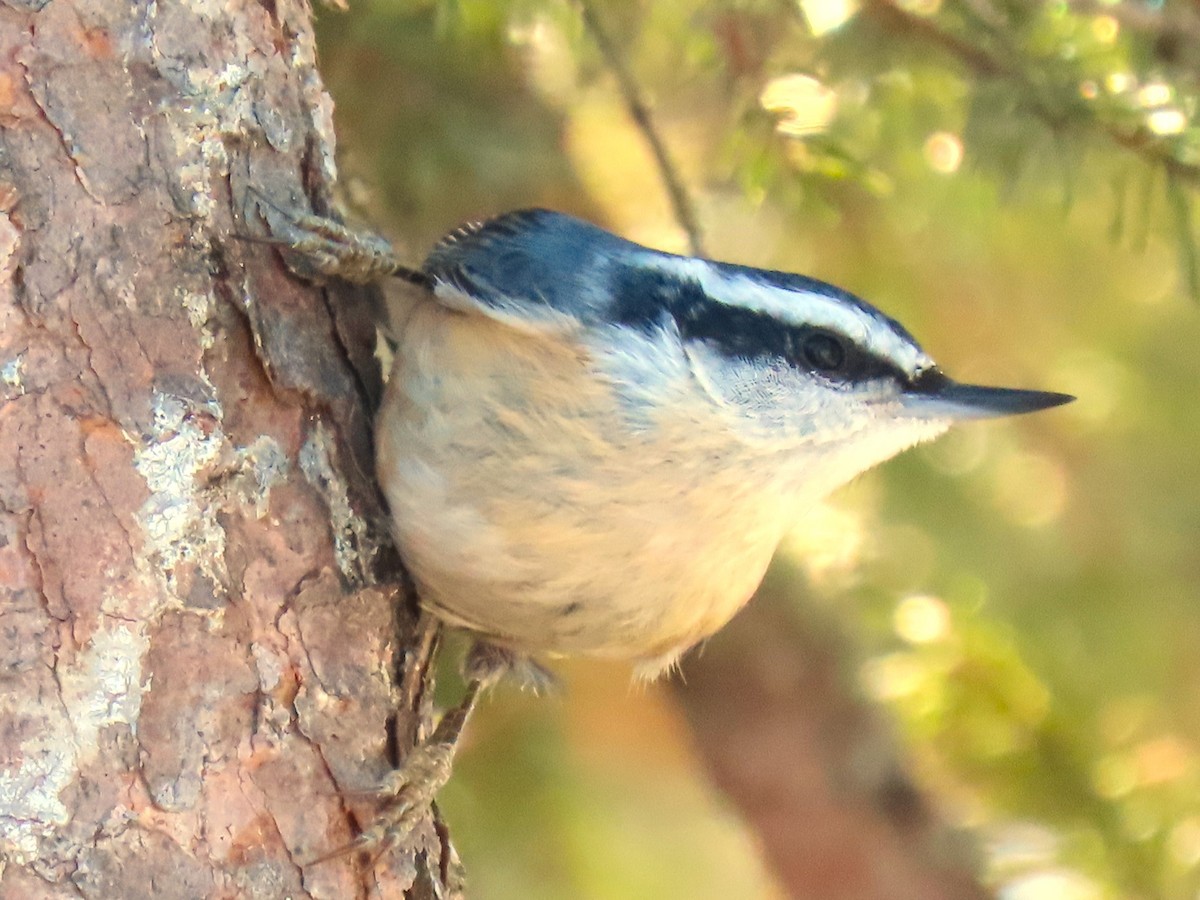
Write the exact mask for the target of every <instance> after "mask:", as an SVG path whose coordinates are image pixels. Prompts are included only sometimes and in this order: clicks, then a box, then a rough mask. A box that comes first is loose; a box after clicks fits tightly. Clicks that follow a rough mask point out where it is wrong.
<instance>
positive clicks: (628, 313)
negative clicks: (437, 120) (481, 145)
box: [425, 209, 928, 382]
mask: <svg viewBox="0 0 1200 900" xmlns="http://www.w3.org/2000/svg"><path fill="white" fill-rule="evenodd" d="M697 267H701V268H697ZM425 271H426V273H427V274H428V275H429V276H430V277H431V278H432V279H433V280H434V282H435V283H439V282H440V283H444V284H448V285H451V286H453V287H454V288H456V289H458V290H459V291H462V292H463V293H465V294H467V295H469V296H470V297H471V298H472V299H473V300H474V301H475V302H477V303H479V304H481V305H483V306H485V307H490V308H493V309H495V310H496V311H498V312H504V313H508V314H511V312H512V311H513V310H514V308H523V309H525V310H526V311H527V312H528V313H529V314H530V316H531V318H545V317H546V315H547V314H549V313H553V314H558V315H561V316H565V317H567V318H569V319H571V320H573V321H576V322H578V323H580V324H582V325H584V326H604V325H612V324H619V325H625V326H628V327H632V328H637V329H641V330H650V329H657V328H662V327H663V326H664V325H667V324H669V322H671V321H673V322H674V323H675V326H676V327H677V328H678V329H679V332H680V334H681V336H682V337H683V338H684V340H695V341H704V342H706V343H708V344H710V345H713V346H715V347H716V348H718V349H719V350H720V351H721V352H723V353H726V354H728V355H730V356H737V357H744V358H760V357H774V358H780V359H785V360H787V361H789V362H790V363H792V364H794V365H798V366H802V367H804V368H807V369H809V370H812V371H815V372H820V373H821V374H823V375H825V376H826V377H829V378H831V379H834V380H838V381H863V380H870V379H877V378H896V379H899V380H902V381H904V382H909V381H911V380H912V379H913V378H915V377H916V376H917V375H918V374H919V371H918V370H919V369H922V368H927V367H928V366H927V365H926V364H925V363H927V360H926V358H925V357H924V354H922V353H921V350H920V348H919V346H918V345H917V343H916V341H915V340H914V339H913V337H912V336H911V335H910V334H909V333H908V332H907V331H905V330H904V328H903V327H902V326H901V325H900V324H899V323H897V322H895V321H894V320H892V319H890V318H888V317H887V316H886V315H884V314H883V313H882V312H880V311H879V310H878V309H876V308H875V307H873V306H871V305H870V304H868V303H866V302H865V301H863V300H861V299H860V298H858V297H856V296H854V295H853V294H850V293H848V292H847V291H843V290H842V289H841V288H838V287H835V286H834V285H831V284H827V283H826V282H823V281H819V280H817V279H815V278H808V277H805V276H803V275H794V274H790V273H786V272H776V271H769V270H764V269H755V268H750V267H747V266H739V265H734V264H731V263H720V262H712V261H708V260H694V259H691V258H689V257H683V256H677V255H674V254H670V253H663V252H661V251H657V250H651V249H648V248H646V247H643V246H641V245H639V244H635V243H633V242H632V241H627V240H625V239H624V238H620V237H617V236H616V235H614V234H611V233H609V232H607V231H604V230H603V229H601V228H598V227H596V226H595V225H592V224H589V223H587V222H584V221H581V220H580V219H576V218H574V217H572V216H568V215H564V214H563V213H556V212H551V211H549V210H541V209H531V210H521V211H518V212H512V213H507V214H505V215H502V216H499V217H497V218H495V219H491V220H489V221H487V222H484V223H481V224H475V225H469V226H465V227H464V228H461V229H459V230H458V231H456V232H453V233H452V234H450V235H448V236H447V237H446V238H445V239H443V240H442V241H441V242H440V243H439V244H438V245H437V246H436V247H435V248H434V249H433V251H432V252H431V253H430V255H429V258H428V259H427V260H426V262H425ZM706 282H708V283H706ZM738 286H740V287H743V288H744V287H749V288H753V289H757V290H758V292H759V293H761V294H765V295H772V294H774V295H778V297H779V298H780V302H778V303H775V304H773V305H772V306H771V307H770V308H767V307H766V306H764V305H763V304H743V303H739V302H738V298H736V297H731V296H728V295H729V294H731V293H737V291H736V290H726V289H725V288H736V287H738ZM714 288H715V289H714ZM815 300H820V302H821V306H822V307H823V308H824V309H825V310H826V312H827V313H828V310H829V309H831V308H832V309H833V310H834V311H835V312H837V313H838V316H837V317H836V319H838V320H842V319H844V320H846V322H848V323H849V325H848V326H847V325H846V324H845V323H842V322H839V321H834V319H831V317H830V315H828V314H826V315H824V316H816V317H813V320H810V319H809V317H808V314H809V313H811V312H812V310H811V309H810V308H808V307H809V306H811V304H812V302H813V301H815ZM806 301H807V302H806ZM839 324H840V325H842V327H839ZM847 332H855V333H847ZM872 333H874V334H875V335H879V334H882V335H883V336H884V337H885V338H886V339H887V341H886V345H885V346H884V347H883V349H881V342H880V341H879V340H875V341H871V340H867V338H868V337H870V335H871V334H872ZM889 351H890V352H889ZM914 361H915V362H914Z"/></svg>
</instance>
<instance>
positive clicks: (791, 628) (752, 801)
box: [672, 577, 992, 900]
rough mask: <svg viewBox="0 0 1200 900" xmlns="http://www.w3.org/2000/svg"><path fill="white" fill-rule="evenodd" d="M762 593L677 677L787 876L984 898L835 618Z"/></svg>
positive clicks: (893, 897) (801, 891) (775, 584)
mask: <svg viewBox="0 0 1200 900" xmlns="http://www.w3.org/2000/svg"><path fill="white" fill-rule="evenodd" d="M789 581H790V577H784V578H770V577H769V578H768V580H767V582H765V583H764V586H763V588H762V589H760V591H759V595H758V596H757V597H755V598H754V600H753V601H752V602H751V603H750V605H749V606H747V607H746V608H745V609H744V610H742V612H740V613H739V614H738V615H737V616H736V617H735V618H734V620H733V621H732V622H731V623H730V624H729V625H727V626H726V627H725V628H724V630H722V631H721V633H720V634H719V635H717V636H716V637H715V638H713V640H712V641H710V642H709V643H708V644H707V645H705V648H704V650H703V652H701V653H696V654H692V655H691V656H689V657H688V658H687V660H686V661H685V663H684V666H683V677H682V678H680V679H675V680H674V681H673V682H672V686H673V687H674V688H675V689H676V694H677V696H678V697H679V700H680V702H681V704H682V706H683V709H684V711H685V713H686V715H687V717H688V720H689V722H690V724H691V727H692V733H693V735H694V737H695V741H696V747H697V749H698V750H699V752H700V754H701V756H702V758H703V759H704V761H705V764H706V765H707V767H708V769H709V771H710V772H711V774H712V777H713V781H714V782H715V783H716V785H717V786H718V787H719V788H720V789H721V790H722V791H723V792H724V793H725V795H726V796H727V797H729V799H730V800H731V801H733V803H735V804H736V805H737V807H738V808H739V810H740V812H741V814H742V816H743V817H744V818H745V819H746V821H747V822H748V823H749V824H750V826H751V827H752V828H753V829H754V831H755V833H756V834H757V835H758V838H759V840H760V841H761V843H762V847H763V851H764V853H765V855H766V857H767V858H768V860H769V861H770V863H771V868H772V870H773V871H774V872H775V873H776V875H777V876H778V878H779V879H780V882H781V883H782V885H783V887H784V889H785V890H786V891H787V893H788V895H789V896H792V897H820V898H822V900H984V898H987V897H990V896H992V895H991V892H990V891H988V890H987V889H986V888H985V887H984V886H983V885H981V884H980V882H979V881H978V879H977V877H976V875H975V860H976V858H977V856H978V853H977V851H976V850H975V849H974V847H973V838H972V837H971V836H970V835H969V834H967V833H965V832H962V831H960V830H958V829H956V828H954V827H953V826H951V825H950V824H948V823H947V822H946V821H945V820H944V819H943V818H942V817H941V815H940V814H939V813H938V811H937V810H936V809H935V808H934V807H933V804H932V803H931V802H930V800H929V798H928V797H927V796H926V795H925V794H924V793H923V792H922V791H921V789H920V788H919V787H918V786H917V785H916V784H914V783H913V781H912V779H911V778H910V777H909V775H908V773H907V771H906V764H905V762H904V754H903V751H902V748H901V747H900V746H899V744H898V742H897V741H896V739H895V737H894V736H893V734H892V731H891V728H890V725H889V721H888V719H887V717H886V714H884V713H883V712H881V711H880V710H879V709H878V708H876V707H875V706H874V705H873V704H872V703H870V702H868V701H867V700H866V699H864V698H863V697H862V696H861V694H860V692H859V689H858V686H857V684H856V680H855V677H854V672H853V669H852V668H850V667H848V666H847V661H848V660H852V659H853V658H854V653H853V651H852V650H851V649H850V648H849V647H848V646H847V643H848V642H847V640H846V638H845V636H844V635H843V634H842V633H841V632H840V631H839V628H838V626H837V625H836V624H834V623H831V622H827V621H820V620H819V619H818V617H817V616H815V615H812V614H811V612H810V613H808V614H806V613H805V612H802V611H801V610H802V607H801V606H800V605H799V604H797V603H795V602H794V600H793V599H792V598H791V597H789V596H785V593H790V592H787V591H786V588H784V587H783V585H784V584H786V583H787V582H789Z"/></svg>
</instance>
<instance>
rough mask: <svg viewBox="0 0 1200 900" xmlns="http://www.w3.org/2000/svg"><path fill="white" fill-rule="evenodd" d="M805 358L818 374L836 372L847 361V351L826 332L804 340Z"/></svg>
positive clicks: (812, 335)
mask: <svg viewBox="0 0 1200 900" xmlns="http://www.w3.org/2000/svg"><path fill="white" fill-rule="evenodd" d="M803 348H804V358H805V359H806V360H807V361H808V364H809V365H810V366H812V367H813V368H814V369H816V370H817V371H818V372H835V371H837V370H838V369H840V368H841V366H842V363H844V362H845V361H846V351H845V350H844V349H842V345H841V343H840V342H839V341H838V339H837V338H835V337H832V336H830V335H828V334H825V333H824V332H817V333H816V334H810V335H809V336H808V337H807V338H805V339H804V344H803Z"/></svg>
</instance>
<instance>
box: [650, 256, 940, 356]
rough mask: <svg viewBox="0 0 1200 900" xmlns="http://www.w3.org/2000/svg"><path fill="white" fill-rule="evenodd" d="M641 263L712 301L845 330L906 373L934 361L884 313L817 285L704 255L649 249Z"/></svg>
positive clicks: (794, 322) (843, 332)
mask: <svg viewBox="0 0 1200 900" xmlns="http://www.w3.org/2000/svg"><path fill="white" fill-rule="evenodd" d="M647 256H648V258H647V259H645V260H643V262H644V264H646V265H648V266H650V267H653V268H656V269H659V270H660V271H664V272H668V273H670V274H671V275H673V276H675V277H677V278H686V279H690V280H692V281H694V282H696V283H697V284H699V285H700V288H701V290H703V291H704V293H705V294H706V295H707V296H708V297H709V298H710V299H712V300H713V301H714V302H716V303H721V304H723V305H725V306H733V307H738V308H740V309H747V310H751V311H753V312H758V313H762V314H764V315H767V316H770V317H771V318H773V319H777V320H778V321H780V322H784V323H787V324H790V325H812V326H815V327H817V328H827V329H829V330H830V331H836V332H837V333H838V334H841V335H844V336H845V337H846V338H848V339H849V340H851V341H854V342H855V343H856V344H858V345H859V346H860V347H863V348H864V349H866V350H868V351H870V352H871V353H873V354H875V355H877V356H881V357H883V358H885V359H889V360H892V361H893V362H894V363H896V365H898V366H899V367H900V368H901V369H903V370H904V371H905V372H908V373H909V374H916V373H917V372H920V371H922V370H924V369H928V368H930V367H931V366H933V364H934V363H933V360H932V359H930V358H929V356H928V355H927V354H926V353H925V352H924V351H922V350H921V349H920V348H919V347H917V346H916V345H915V344H913V343H912V342H910V341H908V340H905V338H904V337H903V336H902V335H900V334H897V333H896V331H895V329H893V328H892V327H891V325H890V324H889V323H888V322H887V321H886V319H885V318H884V317H883V314H882V313H878V314H877V315H875V316H873V315H872V314H871V313H870V312H868V311H866V310H862V309H859V308H857V307H855V306H853V305H851V304H849V303H846V302H844V301H842V300H839V299H838V298H836V297H830V296H827V295H825V294H821V293H818V292H816V291H803V290H788V289H786V288H781V287H776V286H773V285H770V284H765V283H762V282H758V281H755V280H753V279H751V278H744V277H736V276H730V275H729V274H727V273H725V272H722V271H721V270H720V269H719V268H718V267H717V266H715V265H713V264H712V263H711V262H710V261H708V260H705V259H694V258H690V257H686V256H669V255H665V254H662V255H660V254H657V253H650V254H647Z"/></svg>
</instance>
